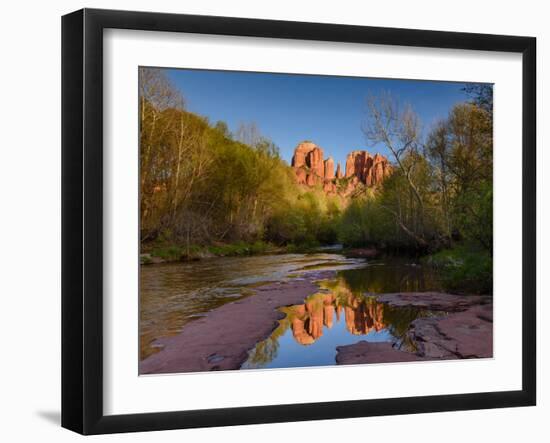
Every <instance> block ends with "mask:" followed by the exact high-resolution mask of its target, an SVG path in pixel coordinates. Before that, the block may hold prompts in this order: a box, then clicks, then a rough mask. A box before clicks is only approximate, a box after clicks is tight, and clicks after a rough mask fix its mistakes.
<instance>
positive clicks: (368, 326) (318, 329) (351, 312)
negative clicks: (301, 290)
mask: <svg viewBox="0 0 550 443" xmlns="http://www.w3.org/2000/svg"><path fill="white" fill-rule="evenodd" d="M341 310H343V311H344V317H345V323H346V328H347V329H348V331H349V332H350V333H352V334H354V335H366V334H368V333H370V332H372V331H376V332H378V331H380V330H382V329H384V328H385V327H386V325H385V323H384V305H382V304H381V303H377V302H376V301H375V300H373V299H365V298H362V297H357V296H355V295H353V294H352V293H351V291H350V290H349V289H347V288H345V287H341V286H339V287H338V288H337V290H336V291H334V293H332V292H331V293H319V294H315V295H313V296H311V297H308V299H307V300H306V302H305V303H304V304H303V305H295V306H292V307H291V308H289V310H288V312H287V313H288V315H289V319H290V326H291V328H292V335H293V337H294V339H295V340H296V341H297V342H298V343H300V344H302V345H310V344H312V343H314V342H315V341H316V340H317V339H318V338H319V337H321V336H322V335H323V327H327V328H331V327H332V326H333V324H334V316H335V315H336V319H337V321H339V320H340V312H341Z"/></svg>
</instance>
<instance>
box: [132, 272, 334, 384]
mask: <svg viewBox="0 0 550 443" xmlns="http://www.w3.org/2000/svg"><path fill="white" fill-rule="evenodd" d="M334 274H335V273H334V272H333V271H319V272H312V273H308V274H306V277H305V279H303V280H299V279H295V280H292V281H288V282H281V283H275V284H269V285H266V286H262V287H259V288H256V290H255V292H256V294H255V295H252V296H250V297H248V298H245V299H241V300H238V301H234V302H231V303H228V304H225V305H223V306H221V307H219V308H217V309H214V310H212V311H210V312H208V313H207V314H206V315H205V316H204V317H201V318H200V319H198V320H194V321H192V322H191V323H189V324H187V325H186V326H185V327H184V328H183V329H182V331H181V333H180V334H178V335H176V336H174V337H169V338H165V339H160V340H157V341H156V343H157V344H160V345H164V348H163V349H162V350H161V351H160V352H158V353H156V354H153V355H151V356H149V357H147V358H146V359H144V360H142V361H141V362H140V364H139V373H140V374H163V373H176V372H200V371H214V370H229V369H239V368H240V367H241V365H242V364H243V363H244V362H245V361H246V359H247V358H248V351H249V350H250V349H252V348H253V347H254V346H255V345H256V344H257V343H258V342H260V341H262V340H265V339H266V338H267V337H269V335H270V334H271V333H272V332H273V330H274V329H275V328H276V327H277V325H278V320H280V319H281V318H283V317H284V315H285V314H283V313H282V312H280V311H278V310H277V308H280V307H282V306H290V305H295V304H300V303H303V301H304V299H305V298H306V297H307V296H308V295H311V294H313V293H315V292H317V291H318V290H319V288H318V286H317V285H316V284H315V283H314V281H315V280H317V279H324V278H330V277H333V276H334Z"/></svg>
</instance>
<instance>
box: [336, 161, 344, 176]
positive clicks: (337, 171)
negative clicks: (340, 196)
mask: <svg viewBox="0 0 550 443" xmlns="http://www.w3.org/2000/svg"><path fill="white" fill-rule="evenodd" d="M342 177H343V174H342V168H341V167H340V162H338V166H337V167H336V178H337V179H341V178H342Z"/></svg>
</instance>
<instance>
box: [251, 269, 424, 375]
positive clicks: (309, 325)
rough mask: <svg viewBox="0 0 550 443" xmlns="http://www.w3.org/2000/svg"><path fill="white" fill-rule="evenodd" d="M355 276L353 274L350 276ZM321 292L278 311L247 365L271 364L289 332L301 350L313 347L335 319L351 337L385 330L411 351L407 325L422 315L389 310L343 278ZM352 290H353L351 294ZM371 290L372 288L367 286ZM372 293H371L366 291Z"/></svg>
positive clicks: (324, 283) (408, 310)
mask: <svg viewBox="0 0 550 443" xmlns="http://www.w3.org/2000/svg"><path fill="white" fill-rule="evenodd" d="M352 275H354V274H352ZM320 285H321V288H322V291H323V292H318V293H316V294H313V295H311V296H309V297H307V298H306V300H305V302H304V303H303V304H301V305H293V306H288V307H284V308H281V309H280V310H281V311H282V312H283V313H285V314H286V316H285V318H283V319H282V320H280V321H279V326H278V327H277V328H276V329H275V331H274V332H273V333H272V334H271V336H270V337H269V338H268V339H266V340H264V341H262V342H260V343H258V345H257V346H256V347H255V349H254V350H253V351H252V352H251V354H250V357H249V359H248V364H249V365H250V366H252V367H261V366H263V365H265V364H266V363H269V362H270V361H272V360H273V359H274V358H275V357H276V356H277V352H278V349H279V338H280V337H281V336H282V335H283V334H284V333H285V332H286V331H287V330H288V329H289V328H290V329H291V331H292V336H293V338H294V340H295V341H296V342H297V343H299V344H301V345H304V346H307V345H311V344H313V343H315V341H317V340H318V339H319V338H320V337H321V336H322V335H323V331H324V329H325V328H328V329H330V328H332V326H333V324H334V318H335V317H336V321H340V318H341V316H342V315H343V316H344V320H345V324H346V329H347V331H348V332H349V333H350V334H353V335H367V334H369V333H371V332H373V331H374V332H379V331H381V330H383V329H387V330H388V331H389V333H390V334H391V335H392V336H393V337H395V338H396V339H397V341H398V343H399V346H400V347H403V348H405V349H409V350H412V349H414V344H413V343H411V342H410V340H408V339H407V335H406V332H407V330H408V328H409V325H410V323H411V322H412V321H413V320H414V319H416V318H417V317H418V316H421V315H424V313H423V312H422V311H419V310H418V309H414V308H392V307H390V306H388V305H385V304H383V303H379V302H377V301H376V298H375V297H373V296H369V295H368V294H363V293H362V291H358V290H357V289H356V288H357V286H355V287H354V286H353V285H350V284H349V280H348V279H347V278H345V276H342V275H340V276H339V277H338V278H336V279H333V280H325V281H322V282H320ZM352 288H353V290H352ZM369 288H372V285H370V286H369ZM365 292H374V291H365Z"/></svg>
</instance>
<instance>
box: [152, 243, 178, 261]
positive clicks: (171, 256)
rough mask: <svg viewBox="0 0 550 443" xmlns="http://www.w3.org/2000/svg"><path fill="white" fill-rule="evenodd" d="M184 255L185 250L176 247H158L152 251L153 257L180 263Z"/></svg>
mask: <svg viewBox="0 0 550 443" xmlns="http://www.w3.org/2000/svg"><path fill="white" fill-rule="evenodd" d="M183 254H184V250H183V249H182V248H181V247H179V246H175V245H170V246H166V247H156V248H155V249H153V250H152V251H151V255H152V256H154V257H160V258H162V259H164V260H166V261H178V260H180V259H181V257H182V256H183Z"/></svg>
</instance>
